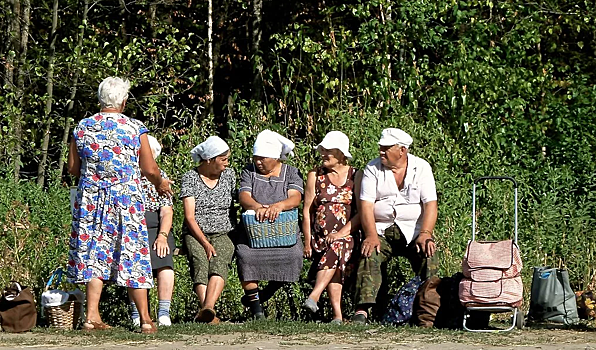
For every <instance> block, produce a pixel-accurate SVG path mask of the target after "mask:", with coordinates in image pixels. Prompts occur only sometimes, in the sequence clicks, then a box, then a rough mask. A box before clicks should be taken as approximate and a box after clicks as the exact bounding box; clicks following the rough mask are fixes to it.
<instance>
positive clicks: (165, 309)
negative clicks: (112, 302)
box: [131, 135, 176, 327]
mask: <svg viewBox="0 0 596 350" xmlns="http://www.w3.org/2000/svg"><path fill="white" fill-rule="evenodd" d="M147 138H148V139H149V146H150V147H151V154H152V155H153V159H157V157H159V155H160V154H161V145H160V144H159V141H157V139H156V138H155V137H153V136H151V135H148V136H147ZM161 177H162V178H164V179H167V178H168V176H167V175H166V173H165V172H164V171H163V170H161ZM141 186H142V188H143V193H144V194H145V221H146V222H147V231H148V233H149V246H150V247H151V268H152V269H153V277H157V298H158V300H159V307H158V309H157V322H158V324H159V325H160V326H171V325H172V320H171V318H170V304H171V302H172V292H173V291H174V259H173V258H172V253H173V252H174V249H175V248H176V241H175V240H174V235H172V234H170V230H171V229H172V220H173V217H174V210H173V209H172V205H173V203H172V198H171V197H169V196H161V195H160V194H159V193H157V190H156V188H155V186H154V185H153V184H152V183H151V182H150V181H149V179H147V177H145V176H143V177H142V178H141ZM131 310H132V313H131V318H132V323H133V324H134V325H135V326H137V327H138V326H140V324H141V319H140V317H139V310H138V309H137V307H136V304H135V302H134V301H132V302H131Z"/></svg>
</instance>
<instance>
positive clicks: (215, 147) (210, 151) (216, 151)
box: [190, 136, 230, 163]
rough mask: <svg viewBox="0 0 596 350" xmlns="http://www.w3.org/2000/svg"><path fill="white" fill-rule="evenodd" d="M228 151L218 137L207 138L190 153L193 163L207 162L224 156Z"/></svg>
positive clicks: (226, 146) (227, 147) (225, 144)
mask: <svg viewBox="0 0 596 350" xmlns="http://www.w3.org/2000/svg"><path fill="white" fill-rule="evenodd" d="M229 150H230V146H228V144H227V143H226V142H225V141H224V140H223V139H222V138H221V137H219V136H209V137H208V138H207V140H205V141H204V142H202V143H200V144H199V145H197V146H196V147H195V148H193V149H192V151H190V155H191V156H192V159H193V160H194V161H195V162H197V163H198V162H200V161H201V160H208V159H212V158H215V157H217V156H219V155H220V154H224V153H226V152H227V151H229Z"/></svg>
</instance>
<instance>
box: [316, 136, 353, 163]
mask: <svg viewBox="0 0 596 350" xmlns="http://www.w3.org/2000/svg"><path fill="white" fill-rule="evenodd" d="M321 147H323V148H326V149H338V150H340V151H341V153H343V154H344V156H345V157H346V158H348V159H352V154H350V139H349V138H348V136H346V134H344V133H343V132H341V131H330V132H328V133H327V135H325V138H323V141H321V143H319V144H318V145H317V151H319V152H321Z"/></svg>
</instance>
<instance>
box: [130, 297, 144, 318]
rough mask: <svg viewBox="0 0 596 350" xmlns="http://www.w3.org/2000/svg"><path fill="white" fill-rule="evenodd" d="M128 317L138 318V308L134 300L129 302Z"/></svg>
mask: <svg viewBox="0 0 596 350" xmlns="http://www.w3.org/2000/svg"><path fill="white" fill-rule="evenodd" d="M130 310H131V312H130V318H133V319H134V318H140V317H141V316H140V315H139V310H137V305H136V304H135V303H134V302H132V301H131V302H130Z"/></svg>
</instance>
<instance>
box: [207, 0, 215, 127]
mask: <svg viewBox="0 0 596 350" xmlns="http://www.w3.org/2000/svg"><path fill="white" fill-rule="evenodd" d="M207 41H208V45H207V52H208V55H209V80H208V85H209V86H208V89H209V92H208V93H209V98H208V103H209V116H210V117H213V114H214V113H213V97H214V92H213V75H214V74H213V70H214V66H215V65H214V64H213V0H209V9H208V14H207Z"/></svg>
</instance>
